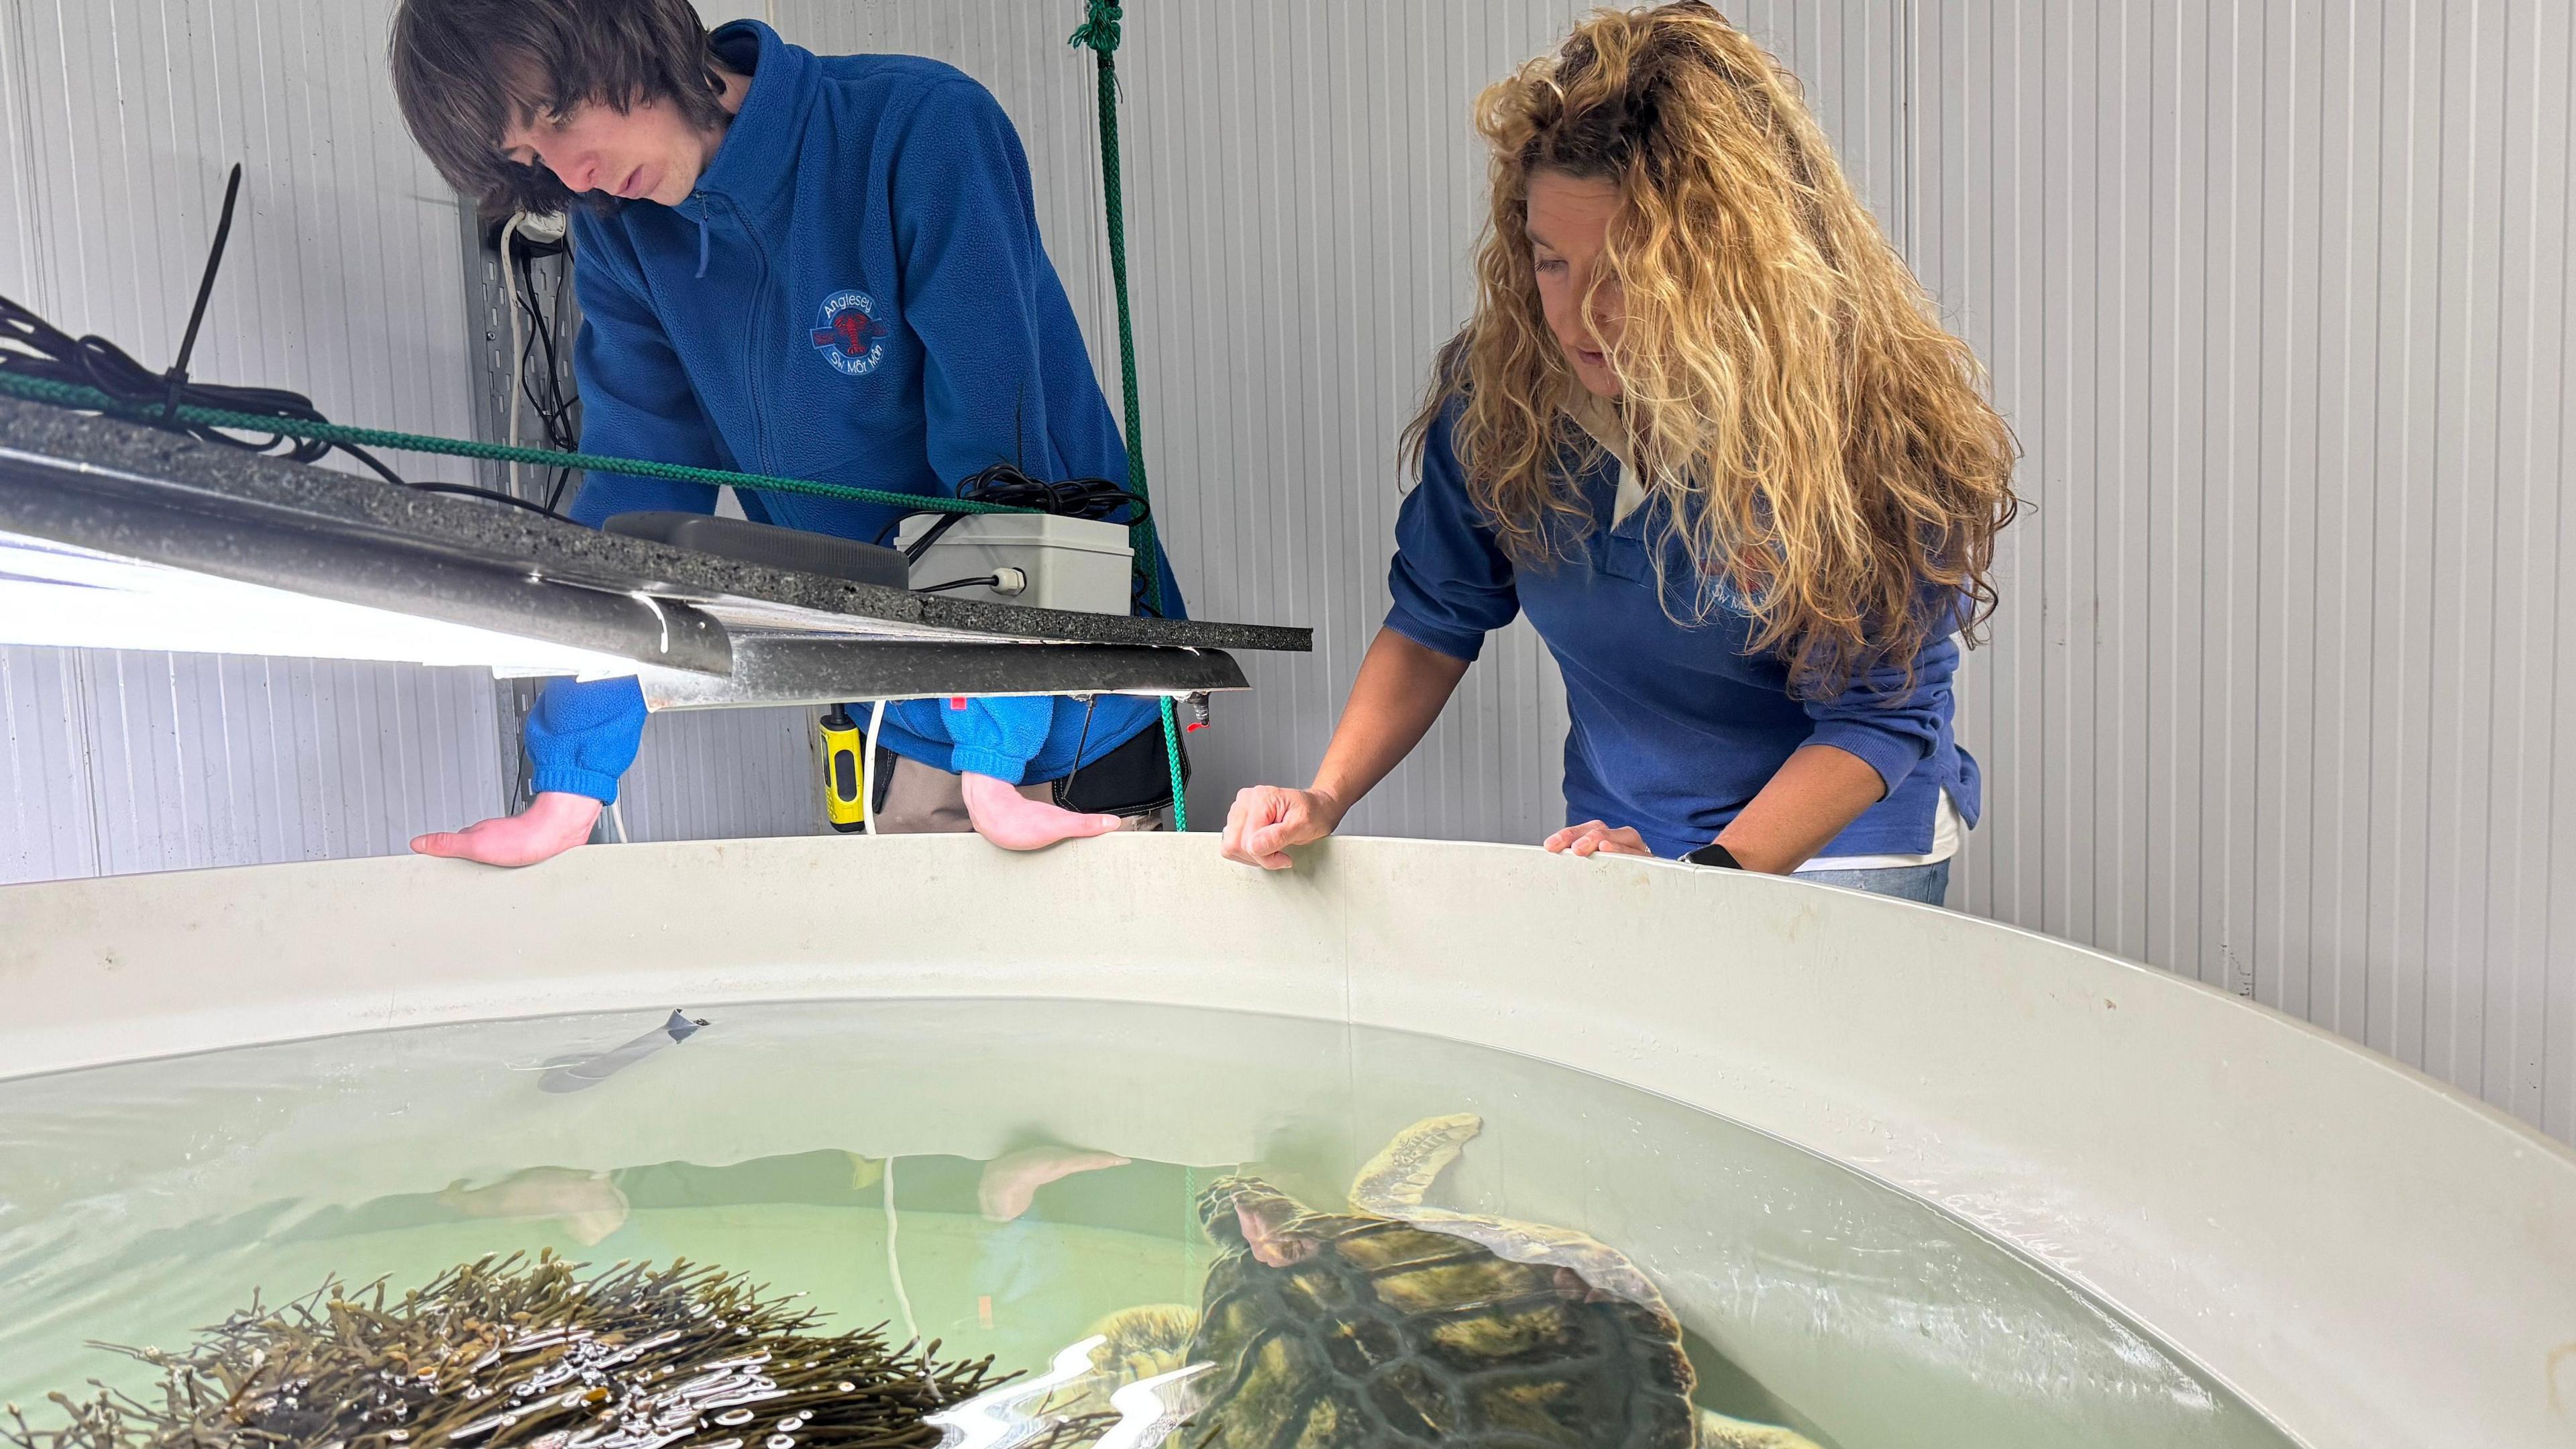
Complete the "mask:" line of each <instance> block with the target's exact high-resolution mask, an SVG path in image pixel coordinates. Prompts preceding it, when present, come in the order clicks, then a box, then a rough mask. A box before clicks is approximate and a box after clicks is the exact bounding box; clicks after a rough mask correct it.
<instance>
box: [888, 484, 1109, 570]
mask: <svg viewBox="0 0 2576 1449" xmlns="http://www.w3.org/2000/svg"><path fill="white" fill-rule="evenodd" d="M957 496H958V497H960V498H963V499H965V500H967V501H968V502H970V503H997V504H1001V505H1003V506H1005V507H1011V508H1028V509H1034V510H1036V511H1037V512H1039V513H1051V514H1054V515H1055V516H1056V517H1058V518H1086V519H1091V520H1093V521H1095V522H1100V523H1123V524H1126V525H1127V526H1129V527H1131V528H1132V527H1134V526H1135V525H1137V524H1139V523H1142V522H1144V521H1145V520H1146V519H1148V518H1151V517H1152V516H1153V510H1152V508H1151V507H1150V506H1148V505H1147V504H1146V502H1145V500H1144V499H1142V498H1139V497H1137V496H1136V495H1135V494H1133V493H1130V492H1128V491H1127V490H1126V488H1125V487H1123V486H1121V485H1120V484H1118V483H1115V482H1113V481H1111V480H1110V479H1107V478H1069V479H1066V480H1065V481H1063V482H1061V483H1046V482H1041V481H1039V480H1038V479H1035V478H1032V477H1030V476H1029V475H1028V474H1026V473H1024V472H1022V471H1020V469H1019V468H1018V467H1017V466H1016V465H1014V464H1010V463H996V464H994V465H993V466H992V467H990V468H986V469H983V470H982V471H980V472H976V473H971V474H968V475H967V476H966V478H965V479H964V480H963V481H961V482H960V483H959V484H958V485H957ZM933 511H934V510H932V509H927V508H923V509H916V510H914V511H912V512H910V513H902V514H897V515H896V516H895V517H894V518H893V519H892V520H891V521H889V522H888V523H887V524H886V526H885V527H883V528H881V529H879V530H877V538H876V541H877V542H878V543H884V542H885V541H886V540H887V539H888V538H891V537H893V535H894V533H895V531H896V530H898V529H900V528H902V527H903V525H904V523H905V521H906V520H908V519H913V518H919V517H921V516H922V515H924V514H927V513H931V512H933ZM1122 512H1124V513H1125V514H1126V515H1127V516H1126V517H1124V518H1120V517H1117V516H1116V515H1117V514H1119V513H1122ZM965 516H966V515H964V514H962V513H942V514H940V515H939V521H938V522H936V523H933V524H932V525H931V526H930V527H929V528H928V529H926V530H924V531H923V533H922V535H921V537H919V538H917V539H914V540H913V541H912V543H911V545H910V546H908V547H907V548H905V549H904V551H903V552H904V557H905V558H906V559H907V560H909V561H911V562H914V563H918V562H920V561H921V556H922V555H923V554H924V553H926V552H928V551H929V549H930V546H931V545H932V544H934V543H937V542H938V541H939V539H940V536H941V535H943V534H945V533H947V532H948V530H950V529H952V528H954V527H956V526H957V520H959V519H960V518H963V517H965Z"/></svg>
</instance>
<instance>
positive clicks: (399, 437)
mask: <svg viewBox="0 0 2576 1449" xmlns="http://www.w3.org/2000/svg"><path fill="white" fill-rule="evenodd" d="M0 392H8V393H15V394H17V395H18V396H20V397H23V398H27V399H30V400H32V401H35V402H47V403H55V404H58V405H60V406H63V407H72V408H80V409H83V410H85V411H89V412H98V413H106V414H108V415H110V416H113V417H124V418H133V419H137V420H140V421H144V422H158V421H160V420H161V409H159V408H156V407H137V406H135V405H133V404H131V403H124V402H120V401H118V400H117V399H115V398H112V397H110V396H108V395H107V394H106V393H103V392H100V391H98V390H96V389H94V388H87V387H81V386H78V385H76V384H73V383H67V382H56V381H54V380H53V379H51V378H43V377H24V376H20V375H18V374H15V373H9V372H0ZM178 420H179V421H180V422H183V423H192V424H194V425H196V426H198V427H206V428H223V429H225V430H227V431H230V432H238V433H256V434H261V435H263V436H267V437H280V438H309V439H311V440H313V441H315V442H321V443H346V444H349V445H351V446H354V447H360V448H394V449H399V450H401V451H404V452H411V453H440V454H445V455H446V456H448V457H453V458H479V459H482V460H484V461H486V462H493V463H532V464H535V465H536V466H538V467H541V468H579V469H582V470H584V471H586V472H594V473H631V474H633V475H635V476H636V477H639V478H672V479H677V480H678V481H680V482H683V483H708V484H723V485H730V486H732V487H735V488H751V489H759V490H762V491H775V492H780V493H811V494H814V495H815V496H817V497H822V498H845V499H849V500H851V501H852V502H857V503H878V504H883V505H885V506H887V507H890V508H902V509H907V510H914V511H919V512H924V513H1033V512H1036V510H1035V509H1030V508H1014V507H1010V506H1007V505H1004V504H999V503H977V502H975V501H973V500H971V499H965V498H949V497H944V496H941V495H937V494H913V493H888V492H886V491H884V490H882V489H877V488H851V487H846V486H844V485H842V484H839V483H812V482H808V481H806V480H805V479H802V478H779V477H774V476H772V475H770V474H766V473H728V472H726V471H724V470H723V469H720V468H692V467H689V466H688V465H686V464H683V463H650V462H646V461H645V460H644V459H641V458H611V457H608V456H606V455H604V454H599V453H558V452H555V451H553V450H552V449H548V448H514V447H511V446H509V445H507V444H503V443H480V442H473V441H470V440H468V439H464V438H440V437H433V436H430V435H428V434H426V433H396V432H388V431H386V430H385V429H382V428H353V427H350V426H348V425H347V424H345V423H313V422H306V421H303V420H302V419H299V418H280V417H271V416H269V415H267V414H265V413H236V412H227V411H225V410H223V409H221V408H181V409H179V418H178Z"/></svg>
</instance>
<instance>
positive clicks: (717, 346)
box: [527, 20, 1181, 800]
mask: <svg viewBox="0 0 2576 1449" xmlns="http://www.w3.org/2000/svg"><path fill="white" fill-rule="evenodd" d="M715 45H716V48H717V50H718V51H719V52H720V53H721V54H722V55H723V56H724V57H725V58H726V60H727V61H728V62H729V63H731V64H732V65H733V66H734V67H735V68H736V69H738V70H744V71H748V72H749V73H750V74H751V77H752V80H751V87H750V90H749V93H748V94H747V96H746V97H745V99H744V101H743V106H742V110H741V112H740V113H739V114H738V115H736V116H735V117H734V120H733V123H732V126H731V128H730V129H729V130H728V131H727V132H726V134H725V139H724V143H723V144H722V145H721V146H720V147H719V148H718V149H717V151H716V155H715V157H714V159H713V160H712V161H711V162H710V163H709V164H708V167H707V170H706V173H705V174H704V175H703V176H701V177H700V178H699V179H698V186H697V190H696V191H694V192H693V193H691V194H690V196H689V199H688V201H687V202H686V203H685V204H683V205H681V206H679V207H676V208H675V207H667V206H661V205H658V204H656V203H654V202H650V201H633V202H625V203H621V204H617V205H615V206H614V207H613V208H611V209H606V210H602V209H598V208H593V207H589V206H584V207H581V208H578V209H576V211H575V212H574V214H573V224H572V232H573V243H574V249H575V255H576V256H577V258H578V264H577V265H576V267H575V269H574V275H575V278H576V286H577V287H578V289H579V292H580V297H581V309H582V314H583V322H582V331H581V339H580V342H579V343H578V345H577V346H576V348H575V350H574V354H573V358H574V371H575V373H576V375H577V376H578V378H579V380H580V384H581V397H582V429H581V444H582V447H583V449H584V450H585V451H588V452H593V453H607V454H613V455H617V456H621V457H632V458H650V459H654V460H656V461H659V462H664V463H685V464H691V465H695V466H698V467H705V468H722V469H728V470H733V471H741V472H754V473H772V474H778V475H780V476H784V477H790V478H804V479H811V480H814V481H817V482H826V483H847V484H852V485H856V486H860V487H867V488H878V489H884V490H886V491H889V492H895V493H911V494H919V495H923V496H931V495H941V494H954V493H955V491H956V488H957V485H958V483H959V482H960V481H961V480H963V479H965V478H966V477H967V476H968V475H970V474H972V473H975V472H977V471H979V470H981V469H983V468H985V467H987V466H989V465H991V464H994V463H1003V462H1010V463H1016V464H1018V465H1019V467H1020V468H1021V469H1022V470H1023V471H1025V472H1027V473H1028V474H1029V475H1030V476H1032V477H1036V478H1042V479H1067V478H1109V479H1115V480H1118V481H1120V482H1122V483H1123V482H1124V481H1125V479H1126V477H1127V453H1126V449H1125V448H1124V446H1123V445H1122V444H1121V443H1120V441H1119V437H1118V428H1117V424H1116V422H1115V421H1114V420H1113V419H1112V417H1111V416H1110V411H1109V404H1108V402H1107V401H1106V400H1105V399H1104V398H1103V397H1102V396H1101V393H1100V384H1099V382H1098V380H1097V379H1096V378H1094V376H1093V375H1092V371H1091V357H1090V354H1089V352H1088V351H1086V350H1085V348H1084V346H1083V342H1082V332H1081V328H1080V326H1079V325H1078V324H1077V323H1076V322H1075V320H1074V316H1073V308H1072V305H1071V304H1070V303H1069V302H1068V301H1067V300H1066V298H1065V293H1064V286H1063V283H1062V282H1061V281H1059V280H1058V279H1057V277H1056V273H1055V268H1054V266H1053V265H1052V264H1050V263H1049V262H1048V260H1047V256H1046V250H1045V247H1044V246H1043V245H1042V243H1041V242H1040V239H1039V236H1038V223H1037V210H1036V204H1035V201H1034V198H1033V195H1032V193H1031V190H1030V184H1029V168H1028V160H1027V158H1026V156H1025V155H1024V154H1023V153H1022V152H1021V149H1020V141H1019V136H1018V135H1017V133H1016V132H1014V131H1013V130H1012V128H1011V123H1010V119H1009V117H1007V116H1005V115H1004V114H1003V113H1002V108H1001V107H1000V105H998V104H997V103H995V101H994V100H993V97H992V95H991V94H990V93H989V92H987V91H986V90H985V89H984V88H983V87H982V86H980V85H978V84H976V83H975V82H974V81H973V80H970V79H968V78H967V77H966V76H965V75H964V74H963V73H961V72H959V71H957V70H955V69H953V68H951V67H949V66H946V65H942V64H940V63H939V62H937V61H931V60H922V59H917V58H914V57H910V56H872V55H863V56H831V57H824V56H817V55H814V54H813V53H811V52H810V51H806V50H803V49H800V48H798V47H796V46H793V45H789V44H787V43H786V42H785V41H783V40H780V39H779V38H778V35H777V34H776V32H774V31H772V30H771V29H770V28H769V27H767V26H765V25H762V24H760V23H758V22H756V21H749V20H743V21H736V22H735V23H733V24H731V25H728V26H725V27H724V28H723V29H721V30H719V31H717V32H716V34H715ZM715 501H716V491H715V489H713V488H711V487H708V486H706V485H704V484H694V483H678V482H670V481H666V480H662V479H652V478H637V477H633V476H631V475H626V474H611V473H593V474H591V475H590V476H589V478H588V479H586V480H585V481H584V483H583V486H582V490H581V493H580V495H579V496H578V497H577V498H575V499H574V501H573V505H572V508H571V510H570V514H571V517H572V518H573V519H574V521H576V522H579V523H585V524H590V525H592V526H594V527H595V526H597V525H598V524H599V523H600V522H601V521H602V520H603V519H606V518H608V517H610V516H611V515H613V514H619V513H626V512H631V511H635V510H639V509H680V510H686V511H689V512H695V513H709V512H712V511H714V508H715ZM742 504H743V511H744V512H745V513H746V514H748V515H750V516H751V517H752V518H754V519H757V520H759V521H761V522H765V523H775V524H781V525H784V526H786V527H790V528H801V529H809V530H812V531H814V532H817V533H829V534H836V535H838V536H840V537H843V538H857V539H869V540H873V539H875V538H876V537H878V535H879V534H880V533H881V532H882V531H883V530H884V529H885V528H886V526H887V525H888V524H890V523H891V522H893V521H894V519H895V518H896V516H897V510H894V509H891V508H885V507H879V506H877V505H873V504H866V503H856V502H849V501H844V500H840V499H831V498H817V497H811V496H807V495H803V494H792V493H775V492H772V493H750V494H745V495H744V496H743V498H742ZM1163 598H1164V602H1165V610H1164V612H1165V613H1166V614H1168V615H1170V616H1172V617H1174V618H1178V617H1181V608H1180V590H1179V588H1178V586H1177V585H1176V584H1175V583H1174V582H1173V580H1172V577H1171V572H1170V569H1169V566H1168V565H1166V566H1165V568H1164V572H1163ZM1157 718H1158V709H1157V706H1156V705H1155V703H1154V702H1153V701H1151V700H1147V699H1139V698H1133V697H1128V696H1121V695H1103V696H1101V697H1100V699H1099V702H1098V705H1097V709H1096V711H1095V712H1094V713H1093V714H1092V716H1091V718H1090V720H1089V721H1088V734H1087V736H1085V733H1084V731H1085V720H1084V707H1083V706H1082V705H1081V704H1079V703H1076V702H1075V701H1073V700H1070V699H1045V698H1031V699H991V700H979V701H976V703H975V705H974V706H973V707H971V708H968V709H964V710H952V709H950V708H949V707H948V706H947V704H946V702H944V701H940V700H912V701H905V702H901V703H897V704H894V705H891V706H889V707H888V708H887V710H886V727H885V741H884V742H885V744H886V745H887V747H889V748H891V749H893V750H894V751H895V752H896V753H898V754H902V755H906V756H909V757H910V758H913V759H916V760H920V761H922V762H924V763H925V764H929V765H933V766H936V767H937V768H940V769H943V770H952V771H967V770H972V771H975V772H977V773H979V774H987V775H994V776H998V777H1000V778H1002V779H1004V780H1008V781H1011V782H1012V783H1015V784H1016V783H1019V782H1021V781H1024V780H1047V779H1055V778H1058V777H1060V776H1062V775H1064V774H1065V773H1066V772H1067V771H1069V770H1071V769H1072V768H1073V766H1074V763H1075V761H1074V750H1075V746H1076V740H1077V739H1078V738H1082V739H1084V740H1085V744H1084V747H1083V750H1082V755H1083V760H1082V762H1083V763H1085V764H1088V763H1089V762H1091V761H1092V760H1095V759H1097V758H1099V757H1100V756H1101V755H1104V754H1106V753H1108V752H1109V751H1110V750H1113V749H1115V748H1117V747H1118V746H1119V745H1121V744H1124V743H1125V742H1126V741H1127V740H1128V739H1130V738H1131V737H1133V736H1134V735H1135V734H1136V733H1137V732H1138V731H1140V730H1142V729H1144V728H1145V727H1146V726H1148V725H1151V724H1153V723H1155V721H1156V720H1157ZM643 728H644V704H643V696H642V693H641V691H640V690H639V689H638V688H637V686H636V683H635V681H634V680H633V679H631V678H630V679H613V680H601V681H596V682H593V683H589V684H576V683H573V682H571V681H569V680H557V681H554V682H553V683H551V684H549V685H548V686H547V687H546V689H545V691H544V692H543V694H542V695H541V696H540V697H539V699H538V702H537V707H536V709H535V711H534V712H533V713H532V714H531V715H530V717H529V720H528V730H527V743H528V754H529V757H530V758H531V759H532V760H534V761H535V763H536V775H535V781H534V784H535V787H536V788H537V789H539V790H563V791H569V792H572V793H575V794H582V795H589V796H592V797H594V798H596V799H600V800H614V799H615V798H616V797H617V777H618V776H619V775H620V774H623V773H624V772H625V770H626V767H627V766H629V765H631V764H633V763H634V760H635V750H636V745H637V743H638V741H639V740H640V739H641V738H642V734H643Z"/></svg>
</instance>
